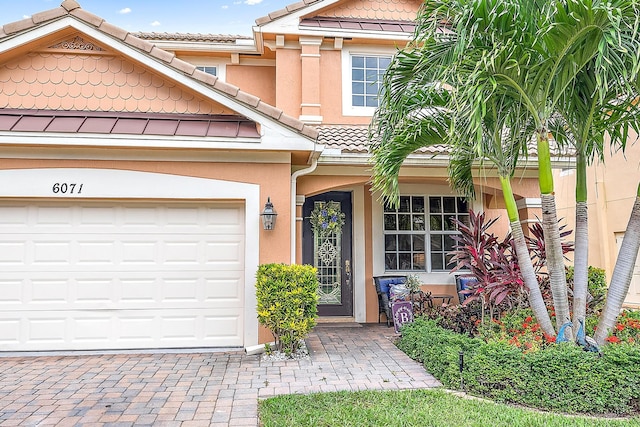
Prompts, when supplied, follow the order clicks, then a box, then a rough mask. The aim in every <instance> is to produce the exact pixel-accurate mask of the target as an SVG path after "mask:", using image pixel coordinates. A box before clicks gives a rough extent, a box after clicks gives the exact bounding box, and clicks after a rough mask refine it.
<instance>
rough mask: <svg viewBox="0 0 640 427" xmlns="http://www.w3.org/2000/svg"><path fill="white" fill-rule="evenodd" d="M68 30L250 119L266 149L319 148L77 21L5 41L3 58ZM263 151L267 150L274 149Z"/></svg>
mask: <svg viewBox="0 0 640 427" xmlns="http://www.w3.org/2000/svg"><path fill="white" fill-rule="evenodd" d="M66 28H73V29H75V30H77V31H79V32H81V33H85V34H86V35H87V36H89V37H91V38H93V39H94V40H96V41H98V42H99V43H102V44H104V45H105V46H109V47H110V48H112V49H113V50H115V51H117V52H119V53H120V54H122V55H124V56H126V57H128V58H130V59H132V60H134V61H136V62H138V63H140V64H142V65H144V66H146V67H148V68H149V69H152V70H154V72H156V73H159V74H161V75H163V76H164V77H166V78H168V79H170V80H173V81H175V82H177V83H180V84H181V85H183V86H185V87H188V88H190V89H192V90H194V91H196V92H198V93H199V94H201V95H202V96H204V97H206V98H208V99H210V100H212V101H215V102H217V103H219V104H222V105H224V106H225V107H227V108H229V109H231V110H233V111H235V112H237V113H239V114H241V115H243V116H244V117H247V118H248V119H250V120H253V121H255V122H257V123H259V124H260V127H261V131H262V136H263V138H262V142H264V143H265V144H266V145H271V144H274V142H275V141H277V140H278V137H279V139H280V141H291V142H292V143H291V144H290V145H289V146H288V148H289V149H296V150H305V149H313V147H314V145H315V143H314V141H313V140H312V139H310V138H308V137H305V136H303V135H301V134H299V133H297V132H295V131H293V130H291V129H289V128H287V127H286V126H284V125H281V124H280V123H278V122H277V121H275V120H273V119H271V118H269V117H267V116H265V115H263V114H262V113H260V112H258V111H257V110H255V109H253V108H251V107H248V106H245V105H244V104H242V103H239V102H237V101H236V100H235V99H233V97H231V96H228V95H225V94H224V93H222V92H219V91H216V90H214V89H213V88H211V87H210V86H209V85H207V84H205V83H203V82H200V81H198V80H195V79H193V78H192V77H191V76H188V75H186V74H184V73H183V72H181V71H178V70H176V69H174V68H173V67H171V66H169V65H167V64H165V63H163V62H162V61H160V60H158V59H156V58H153V57H152V56H150V55H148V54H146V53H142V52H140V51H139V50H138V49H136V48H133V47H131V46H129V45H127V44H126V43H124V42H123V41H122V40H120V39H117V38H115V37H113V36H111V35H108V34H106V33H104V32H102V31H100V30H98V29H96V28H95V27H92V26H89V25H87V24H85V23H84V22H82V21H80V20H78V19H76V18H72V17H64V18H62V19H59V20H56V21H53V22H51V23H48V24H45V25H42V26H39V27H36V28H34V29H31V30H29V31H27V32H24V33H21V34H18V35H16V36H13V37H10V38H8V39H7V40H3V41H1V42H0V54H1V53H3V52H7V51H9V50H11V49H15V48H17V47H19V46H23V45H26V44H28V43H30V42H33V41H35V40H37V39H39V38H42V37H45V36H48V35H50V34H53V33H56V32H58V31H60V30H63V29H66ZM285 145H286V144H285ZM262 148H263V149H265V148H272V147H262ZM278 149H281V148H278Z"/></svg>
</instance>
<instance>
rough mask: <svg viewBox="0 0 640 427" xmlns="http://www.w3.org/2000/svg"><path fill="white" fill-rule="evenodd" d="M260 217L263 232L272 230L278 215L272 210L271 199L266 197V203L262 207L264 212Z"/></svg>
mask: <svg viewBox="0 0 640 427" xmlns="http://www.w3.org/2000/svg"><path fill="white" fill-rule="evenodd" d="M260 216H261V217H262V227H263V228H264V229H265V230H273V229H274V228H275V226H276V217H277V216H278V213H277V212H276V210H275V209H274V208H273V203H271V197H267V203H265V205H264V210H263V211H262V213H261V214H260Z"/></svg>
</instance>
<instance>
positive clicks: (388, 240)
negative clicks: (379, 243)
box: [383, 195, 469, 272]
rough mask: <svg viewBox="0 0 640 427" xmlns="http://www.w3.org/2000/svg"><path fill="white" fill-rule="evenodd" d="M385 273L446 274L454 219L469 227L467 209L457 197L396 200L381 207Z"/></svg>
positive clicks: (452, 241)
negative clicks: (394, 206) (398, 201)
mask: <svg viewBox="0 0 640 427" xmlns="http://www.w3.org/2000/svg"><path fill="white" fill-rule="evenodd" d="M383 215H384V218H383V232H384V268H385V271H413V272H420V271H422V272H425V271H426V272H432V271H448V270H450V267H449V266H448V262H449V260H450V257H451V255H449V253H450V252H451V251H452V250H453V249H454V246H455V241H454V240H453V238H452V236H453V235H455V234H458V231H457V230H456V227H455V224H454V222H453V220H454V219H457V220H459V221H461V222H463V223H465V224H468V223H469V207H468V204H467V201H466V199H465V198H463V197H458V196H423V195H416V196H409V195H406V196H400V206H399V207H398V209H393V208H391V206H389V205H385V206H384V207H383Z"/></svg>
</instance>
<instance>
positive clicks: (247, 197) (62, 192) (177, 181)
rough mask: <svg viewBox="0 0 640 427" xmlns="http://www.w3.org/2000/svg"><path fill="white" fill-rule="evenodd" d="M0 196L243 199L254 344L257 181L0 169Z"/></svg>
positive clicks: (248, 327) (247, 331) (250, 342)
mask: <svg viewBox="0 0 640 427" xmlns="http://www.w3.org/2000/svg"><path fill="white" fill-rule="evenodd" d="M0 182H2V183H4V185H2V186H0V200H1V199H14V200H15V199H42V198H46V199H48V200H60V201H65V202H68V203H73V202H74V200H75V201H77V202H80V201H84V202H86V201H90V200H93V201H96V200H103V199H109V200H111V201H112V203H114V204H117V203H118V199H120V200H122V199H124V200H129V201H130V200H132V199H144V200H146V201H148V200H154V199H155V200H191V201H197V200H200V201H218V200H230V201H242V202H243V203H244V209H245V252H244V265H245V272H244V313H243V323H244V331H243V342H244V347H251V346H254V345H257V344H258V322H257V320H256V304H257V302H256V294H255V274H256V269H257V267H258V264H259V262H260V259H259V248H260V210H261V205H260V186H259V185H258V184H246V183H239V182H231V181H222V180H217V179H207V178H196V177H189V176H180V175H170V174H162V173H153V172H140V171H128V170H116V169H90V168H45V169H10V170H0Z"/></svg>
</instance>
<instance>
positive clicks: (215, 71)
mask: <svg viewBox="0 0 640 427" xmlns="http://www.w3.org/2000/svg"><path fill="white" fill-rule="evenodd" d="M196 68H197V69H198V70H200V71H204V72H205V73H207V74H211V75H213V76H217V75H218V67H215V66H209V65H205V66H199V67H196Z"/></svg>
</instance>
